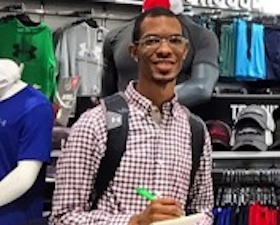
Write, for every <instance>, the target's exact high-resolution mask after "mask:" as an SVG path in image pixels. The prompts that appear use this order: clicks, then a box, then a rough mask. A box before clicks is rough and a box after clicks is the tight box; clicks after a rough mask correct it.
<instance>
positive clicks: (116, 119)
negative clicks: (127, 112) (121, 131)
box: [107, 111, 122, 130]
mask: <svg viewBox="0 0 280 225" xmlns="http://www.w3.org/2000/svg"><path fill="white" fill-rule="evenodd" d="M121 125H122V115H121V114H119V113H116V112H111V111H108V112H107V127H108V130H110V129H114V128H117V127H120V126H121Z"/></svg>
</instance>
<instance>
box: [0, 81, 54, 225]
mask: <svg viewBox="0 0 280 225" xmlns="http://www.w3.org/2000/svg"><path fill="white" fill-rule="evenodd" d="M52 124H53V112H52V107H51V104H50V102H49V101H48V100H47V99H46V98H45V97H44V96H43V94H42V93H40V92H39V91H37V90H35V89H34V88H33V87H31V86H26V87H25V88H24V89H22V90H21V91H19V92H18V93H15V94H14V95H13V96H12V97H10V98H8V99H5V100H3V101H0V180H2V179H3V178H4V177H5V176H6V175H7V174H9V173H10V172H11V171H12V170H13V169H14V168H15V167H16V166H17V163H18V161H23V160H35V161H40V162H43V163H44V162H49V161H50V150H51V130H52ZM44 179H45V171H44V167H42V169H41V172H40V173H39V174H38V177H37V179H36V181H35V183H34V184H33V186H32V187H31V188H30V189H29V190H28V191H27V192H26V193H24V194H23V195H21V196H20V197H19V198H18V199H16V200H14V201H12V202H10V203H9V204H6V205H4V206H1V207H0V224H5V225H18V224H20V223H23V222H24V221H28V220H32V219H36V218H40V217H42V213H43V197H44V195H43V194H44V193H43V191H44V182H45V181H44Z"/></svg>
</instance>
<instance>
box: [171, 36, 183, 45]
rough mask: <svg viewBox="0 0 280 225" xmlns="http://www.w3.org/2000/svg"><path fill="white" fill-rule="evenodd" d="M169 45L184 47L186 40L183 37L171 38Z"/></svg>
mask: <svg viewBox="0 0 280 225" xmlns="http://www.w3.org/2000/svg"><path fill="white" fill-rule="evenodd" d="M168 40H169V43H170V44H171V45H173V46H180V47H181V46H182V45H184V44H185V38H184V37H182V36H171V37H169V39H168Z"/></svg>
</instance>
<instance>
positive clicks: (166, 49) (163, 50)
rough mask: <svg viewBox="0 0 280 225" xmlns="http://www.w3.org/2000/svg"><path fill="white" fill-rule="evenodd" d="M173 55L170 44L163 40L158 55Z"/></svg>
mask: <svg viewBox="0 0 280 225" xmlns="http://www.w3.org/2000/svg"><path fill="white" fill-rule="evenodd" d="M171 53H172V48H171V47H170V44H169V43H168V41H167V40H165V39H163V40H162V41H161V42H160V45H159V48H158V49H157V54H159V55H160V56H161V57H162V56H165V57H166V55H169V54H171Z"/></svg>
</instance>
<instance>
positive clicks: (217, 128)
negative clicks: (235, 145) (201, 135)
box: [206, 120, 231, 151]
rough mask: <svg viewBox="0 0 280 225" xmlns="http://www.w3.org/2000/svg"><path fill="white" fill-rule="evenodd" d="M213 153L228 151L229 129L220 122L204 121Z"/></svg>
mask: <svg viewBox="0 0 280 225" xmlns="http://www.w3.org/2000/svg"><path fill="white" fill-rule="evenodd" d="M206 126H207V128H208V131H209V134H210V137H211V142H212V145H213V150H214V151H227V150H230V137H231V129H230V127H229V125H228V124H226V123H225V122H223V121H221V120H208V121H206Z"/></svg>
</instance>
